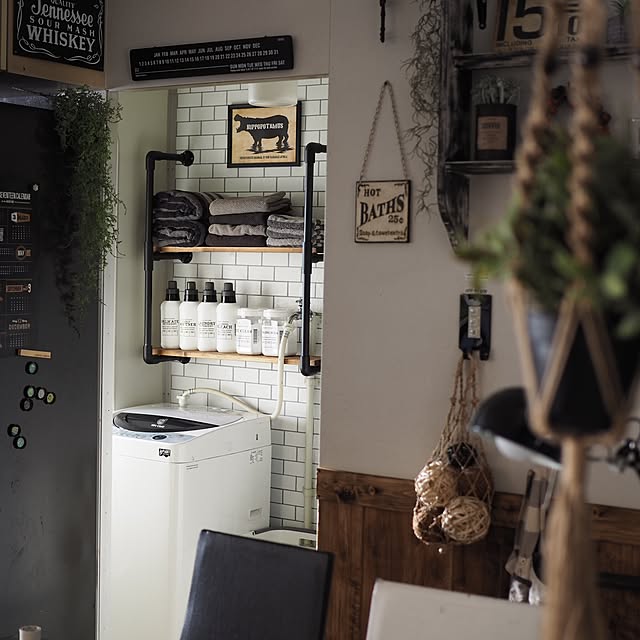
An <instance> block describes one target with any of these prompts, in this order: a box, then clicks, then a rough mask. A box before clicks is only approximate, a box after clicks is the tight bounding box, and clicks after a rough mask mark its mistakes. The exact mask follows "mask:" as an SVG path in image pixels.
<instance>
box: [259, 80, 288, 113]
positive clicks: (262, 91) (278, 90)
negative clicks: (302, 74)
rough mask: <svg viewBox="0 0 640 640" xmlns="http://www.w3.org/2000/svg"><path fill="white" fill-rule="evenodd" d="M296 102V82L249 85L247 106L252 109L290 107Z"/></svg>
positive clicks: (282, 81) (286, 81)
mask: <svg viewBox="0 0 640 640" xmlns="http://www.w3.org/2000/svg"><path fill="white" fill-rule="evenodd" d="M297 102H298V81H297V80H278V81H277V82H254V83H252V84H250V85H249V104H250V105H253V106H254V107H292V106H294V105H295V104H296V103H297Z"/></svg>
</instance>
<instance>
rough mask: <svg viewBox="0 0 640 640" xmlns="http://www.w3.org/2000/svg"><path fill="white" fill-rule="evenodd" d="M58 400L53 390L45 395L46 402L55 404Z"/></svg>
mask: <svg viewBox="0 0 640 640" xmlns="http://www.w3.org/2000/svg"><path fill="white" fill-rule="evenodd" d="M55 401H56V394H55V393H53V391H49V392H47V395H46V396H45V397H44V403H45V404H53V403H54V402H55Z"/></svg>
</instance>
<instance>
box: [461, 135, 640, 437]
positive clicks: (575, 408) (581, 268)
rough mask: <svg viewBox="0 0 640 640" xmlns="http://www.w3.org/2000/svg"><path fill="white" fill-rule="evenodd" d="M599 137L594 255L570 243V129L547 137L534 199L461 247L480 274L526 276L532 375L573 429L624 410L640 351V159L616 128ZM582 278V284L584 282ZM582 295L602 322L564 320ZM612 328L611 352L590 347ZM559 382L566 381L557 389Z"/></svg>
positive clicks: (563, 423) (563, 424)
mask: <svg viewBox="0 0 640 640" xmlns="http://www.w3.org/2000/svg"><path fill="white" fill-rule="evenodd" d="M594 143H595V155H594V159H593V162H594V167H593V176H594V178H593V183H592V188H591V197H592V203H593V204H592V207H591V210H590V215H589V222H590V225H591V255H592V260H591V264H589V265H584V264H582V263H581V262H580V260H578V259H577V258H576V256H575V254H574V253H573V251H572V249H571V246H570V244H569V242H568V237H569V218H568V215H567V211H568V207H569V200H570V195H569V186H568V185H569V184H570V174H571V167H572V164H571V159H570V153H569V151H570V149H569V147H570V137H569V135H568V133H567V132H565V131H563V130H561V129H557V130H555V131H554V132H552V133H551V134H549V135H548V137H547V140H546V143H545V144H544V157H543V159H542V160H541V161H540V163H539V165H538V167H537V170H536V172H535V182H534V185H533V188H532V192H531V195H530V199H529V204H528V205H527V206H526V207H524V208H523V207H521V206H520V203H519V202H518V200H515V201H514V202H513V204H512V207H511V209H510V211H509V215H508V216H507V218H505V219H504V220H502V221H501V222H500V223H499V224H498V225H497V226H496V227H494V228H493V229H491V230H489V231H487V232H486V233H485V234H483V235H482V236H481V237H480V238H479V239H478V240H477V241H476V242H475V243H473V244H470V245H467V246H466V247H464V248H462V249H461V250H460V251H459V255H460V256H461V257H462V258H463V259H465V260H467V261H469V262H471V263H472V264H473V266H474V271H475V273H476V274H477V275H489V276H500V277H508V278H510V279H511V280H513V281H514V282H515V283H516V285H515V286H516V290H517V293H516V295H515V301H516V302H515V303H516V305H517V306H520V307H521V309H520V310H521V311H522V313H521V314H520V315H519V317H520V318H521V322H520V325H521V327H520V328H521V329H522V332H521V333H522V335H526V336H527V338H526V340H525V343H524V344H523V343H522V342H521V347H522V351H523V353H524V355H525V357H524V360H528V361H529V366H526V365H525V377H527V376H528V377H529V382H530V384H531V385H532V386H533V387H535V388H536V390H537V391H536V395H539V396H546V397H547V398H548V401H549V403H550V404H549V405H548V406H547V407H546V408H547V409H548V419H549V421H550V422H551V423H552V424H554V425H556V426H557V427H559V428H560V429H561V430H563V431H565V432H568V433H569V432H572V431H574V430H579V431H580V432H581V433H584V432H585V431H588V432H593V433H599V432H601V431H604V430H605V427H604V425H605V424H607V425H608V424H609V423H610V422H611V421H612V419H615V418H616V415H615V414H616V413H617V411H618V409H616V408H615V402H614V401H613V398H614V397H619V396H620V395H621V394H623V395H624V392H625V391H629V390H630V387H631V384H632V382H633V378H634V374H635V369H636V364H637V360H638V354H639V353H640V214H639V212H638V203H639V202H640V163H639V162H638V160H635V159H633V158H632V157H631V155H630V153H629V151H628V149H627V147H626V146H625V145H623V144H622V143H620V142H618V141H616V140H615V139H614V138H612V137H609V136H604V135H603V136H599V137H596V139H595V140H594ZM577 281H579V282H581V283H583V286H581V287H580V289H575V288H574V283H575V282H577ZM572 290H573V291H575V294H571V293H570V294H569V295H567V292H571V291H572ZM581 301H582V302H585V301H588V302H589V304H590V305H591V306H592V307H593V309H595V310H596V311H597V312H598V315H599V317H600V318H601V320H602V322H599V321H595V320H594V321H593V322H591V323H586V324H584V323H583V324H580V325H579V326H576V324H575V319H574V320H572V321H571V322H569V323H568V324H567V323H566V322H563V319H562V318H561V314H560V312H561V310H562V308H563V307H566V306H567V305H569V304H571V303H572V302H581ZM525 303H526V304H525ZM561 325H562V326H561ZM603 331H604V332H605V333H606V335H607V336H608V337H609V338H610V344H611V350H610V351H609V353H603V350H602V348H601V347H596V348H595V349H591V348H590V347H591V346H592V345H594V344H595V342H597V338H596V335H597V334H599V333H601V332H603ZM563 349H564V350H566V353H565V358H563V359H564V360H565V362H564V363H563V366H562V367H560V368H561V369H562V371H560V369H559V368H556V369H554V370H553V371H552V370H551V369H550V367H552V366H555V364H556V363H554V362H553V357H554V356H555V355H556V354H557V353H558V352H559V350H563ZM527 372H528V373H527ZM561 373H562V374H563V375H561ZM603 376H606V377H607V378H608V381H605V380H602V377H603ZM605 383H606V384H605ZM551 384H553V386H557V389H556V391H555V393H554V394H552V393H551V388H550V387H549V385H551ZM608 387H615V388H612V389H610V390H609V391H607V388H608ZM552 396H553V397H552ZM534 411H535V407H534ZM539 418H540V419H542V417H541V416H539ZM545 418H546V414H545ZM532 419H535V416H532Z"/></svg>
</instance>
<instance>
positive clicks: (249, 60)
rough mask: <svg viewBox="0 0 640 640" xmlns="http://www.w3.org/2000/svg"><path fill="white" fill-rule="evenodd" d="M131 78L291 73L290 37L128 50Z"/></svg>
mask: <svg viewBox="0 0 640 640" xmlns="http://www.w3.org/2000/svg"><path fill="white" fill-rule="evenodd" d="M129 55H130V59H131V78H132V79H133V80H156V79H162V78H186V77H190V76H213V75H221V74H227V73H246V72H250V71H252V72H255V71H280V70H283V69H293V40H292V38H291V36H270V37H266V38H247V39H244V40H223V41H220V42H201V43H197V44H177V45H171V46H168V47H150V48H147V49H131V52H130V54H129Z"/></svg>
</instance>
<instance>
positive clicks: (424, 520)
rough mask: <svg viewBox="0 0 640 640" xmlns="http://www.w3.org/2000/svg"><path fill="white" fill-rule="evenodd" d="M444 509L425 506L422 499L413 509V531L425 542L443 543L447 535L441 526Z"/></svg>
mask: <svg viewBox="0 0 640 640" xmlns="http://www.w3.org/2000/svg"><path fill="white" fill-rule="evenodd" d="M441 514H442V509H430V508H429V507H425V506H424V505H423V504H422V503H421V502H420V500H418V501H417V503H416V506H415V507H414V509H413V533H414V534H415V536H416V538H418V540H420V541H421V542H424V543H425V544H442V543H443V542H446V540H447V539H446V536H445V535H444V533H443V532H442V529H441V528H440V515H441Z"/></svg>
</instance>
